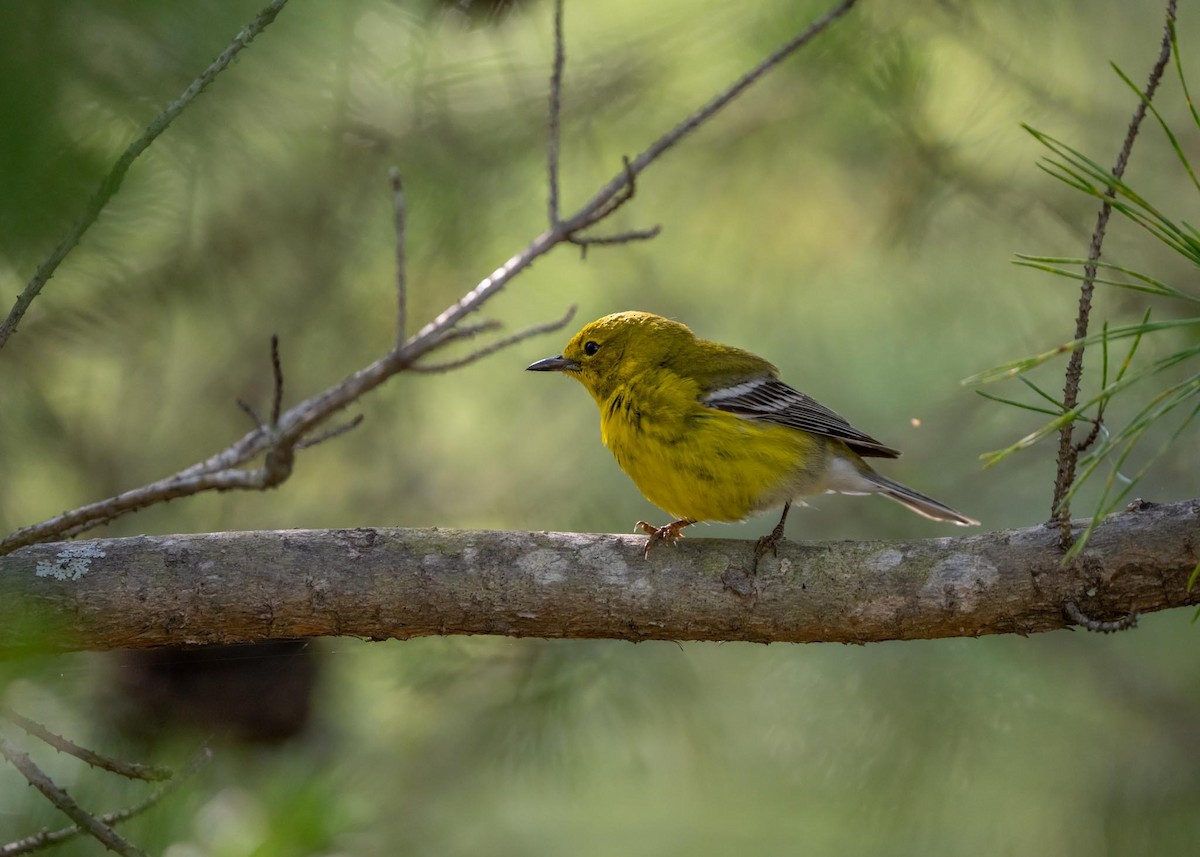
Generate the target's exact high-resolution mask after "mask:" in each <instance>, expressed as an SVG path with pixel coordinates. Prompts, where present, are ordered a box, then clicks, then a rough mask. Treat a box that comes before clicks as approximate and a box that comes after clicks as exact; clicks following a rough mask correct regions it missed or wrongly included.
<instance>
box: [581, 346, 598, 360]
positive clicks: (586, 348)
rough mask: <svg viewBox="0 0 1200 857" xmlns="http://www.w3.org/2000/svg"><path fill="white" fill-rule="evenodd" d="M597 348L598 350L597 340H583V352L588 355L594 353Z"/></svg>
mask: <svg viewBox="0 0 1200 857" xmlns="http://www.w3.org/2000/svg"><path fill="white" fill-rule="evenodd" d="M599 350H600V343H599V342H585V343H584V344H583V353H584V354H586V355H587V356H588V357H591V356H592V355H593V354H595V353H596V352H597V351H599Z"/></svg>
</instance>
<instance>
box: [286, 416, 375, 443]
mask: <svg viewBox="0 0 1200 857" xmlns="http://www.w3.org/2000/svg"><path fill="white" fill-rule="evenodd" d="M362 421H363V415H362V414H359V415H358V416H356V417H355V418H354V419H352V420H350V422H348V423H342V424H341V425H340V426H334V427H333V428H331V429H329V430H328V431H323V432H321V433H320V434H315V435H312V436H311V437H306V438H305V439H304V440H302V441H300V442H299V443H297V444H296V450H297V451H299V450H301V449H308V448H309V447H311V446H316V445H317V444H319V443H324V442H325V441H327V440H333V439H334V438H335V437H341V436H342V435H344V434H345V433H346V432H348V431H353V430H354V429H356V428H358V427H359V425H361V424H362Z"/></svg>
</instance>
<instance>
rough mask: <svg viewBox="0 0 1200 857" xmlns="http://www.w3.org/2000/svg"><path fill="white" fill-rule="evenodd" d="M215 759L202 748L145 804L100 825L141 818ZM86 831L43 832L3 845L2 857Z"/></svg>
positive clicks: (104, 819)
mask: <svg viewBox="0 0 1200 857" xmlns="http://www.w3.org/2000/svg"><path fill="white" fill-rule="evenodd" d="M211 759H212V750H210V749H209V748H208V747H202V748H201V749H200V751H199V752H198V753H196V755H195V756H193V757H192V760H191V761H190V762H189V763H188V764H187V766H186V767H185V768H184V769H183V770H182V771H180V772H179V773H178V774H176V775H175V776H174V777H172V778H171V779H170V780H168V781H167V782H166V783H164V784H163V785H162V786H160V787H159V788H157V789H155V790H154V791H153V792H151V793H150V794H149V795H147V796H146V797H145V798H144V799H143V800H141V801H139V802H138V803H135V804H134V805H133V806H129V807H126V808H125V809H119V810H117V811H116V812H106V813H105V814H104V815H101V816H99V821H100V823H102V824H106V825H108V826H109V827H111V826H112V825H114V824H119V823H121V822H122V821H126V820H128V819H130V818H133V817H134V816H138V815H141V814H142V813H143V812H145V811H146V810H148V809H150V808H151V807H153V806H154V805H155V804H157V803H159V802H161V801H162V800H163V798H165V797H167V795H169V794H171V792H173V791H175V790H176V789H178V788H179V786H180V785H182V784H183V783H184V782H185V781H187V780H188V779H189V778H190V777H191V776H192V775H193V774H195V773H196V771H198V770H199V769H200V768H201V767H202V766H203V765H205V764H206V763H207V762H209V761H210V760H211ZM84 832H85V831H84V830H83V828H81V827H79V826H78V825H71V826H70V827H63V828H60V829H59V830H43V831H41V832H40V833H35V834H33V835H32V836H27V837H25V838H24V839H17V840H15V841H13V842H8V843H5V844H3V845H0V857H17V855H19V854H31V853H33V852H34V851H42V850H44V849H46V848H48V847H50V846H51V845H58V844H60V843H63V842H67V841H69V840H71V839H75V838H76V837H78V836H81V835H82V834H83V833H84Z"/></svg>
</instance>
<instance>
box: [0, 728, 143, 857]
mask: <svg viewBox="0 0 1200 857" xmlns="http://www.w3.org/2000/svg"><path fill="white" fill-rule="evenodd" d="M0 756H4V758H5V759H7V760H8V761H9V763H10V764H11V765H12V766H13V767H14V768H16V769H17V770H18V771H20V772H21V776H23V777H24V778H25V779H26V780H27V781H28V783H29V784H30V785H31V786H33V787H34V788H35V789H37V790H38V791H39V792H41V793H42V794H43V795H44V796H45V798H46V800H48V801H50V803H52V804H54V805H55V806H56V807H57V808H58V809H59V810H60V811H61V812H62V813H63V814H64V815H66V816H67V817H68V818H70V819H71V820H72V821H74V822H75V823H76V824H77V825H78V826H79V827H80V828H81V830H82V831H83V832H85V833H87V834H88V835H90V836H92V837H94V838H95V839H96V841H98V842H99V843H100V844H101V845H103V846H104V847H105V848H107V849H108V850H109V851H115V852H116V853H118V854H120V855H122V857H146V854H145V852H144V851H142V850H141V849H139V848H137V847H136V846H135V845H134V844H133V843H132V842H130V841H129V840H127V839H125V837H123V836H121V834H119V833H117V832H116V831H115V830H113V829H112V828H111V827H109V826H108V825H107V824H105V823H104V822H103V821H101V820H100V819H98V818H96V816H94V815H92V814H91V813H90V812H88V811H87V810H85V809H84V808H83V807H81V806H80V805H79V804H77V803H76V802H75V800H74V799H73V798H72V797H71V796H70V795H69V794H67V793H66V792H65V791H63V790H62V789H60V788H59V787H58V786H56V785H55V784H54V782H53V780H51V779H50V778H49V777H48V776H46V774H45V772H44V771H43V770H42V769H41V768H39V767H38V766H37V765H36V764H34V762H33V760H32V759H30V758H29V755H28V754H27V753H24V752H22V751H21V750H19V749H17V747H16V746H14V745H13V744H12V743H11V742H10V741H9V740H8V739H7V738H5V737H4V736H3V735H0Z"/></svg>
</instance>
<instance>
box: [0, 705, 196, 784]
mask: <svg viewBox="0 0 1200 857" xmlns="http://www.w3.org/2000/svg"><path fill="white" fill-rule="evenodd" d="M0 717H3V718H4V719H5V720H8V721H9V722H10V723H14V724H16V725H17V726H19V727H20V728H21V729H23V730H25V731H26V732H28V733H29V734H30V735H32V736H34V737H35V738H40V739H41V740H42V741H45V742H46V743H47V744H49V745H50V746H51V747H53V748H54V749H55V750H58V751H59V752H60V753H66V754H67V755H69V756H74V757H75V758H76V759H79V760H80V761H82V762H86V763H87V764H89V765H91V766H92V767H93V768H101V769H102V770H105V771H109V772H110V773H114V774H117V775H119V776H122V777H127V778H129V779H131V780H151V781H156V780H169V779H170V778H171V777H172V776H174V773H173V772H172V771H171V769H170V768H164V767H162V766H161V765H140V764H138V763H136V762H123V761H121V760H120V759H114V758H112V757H110V756H104V755H101V754H100V753H97V752H96V751H95V750H90V749H88V748H87V747H81V746H79V745H78V744H76V743H75V742H74V741H70V740H68V739H67V738H64V737H63V736H61V735H58V734H56V733H54V732H51V731H50V730H49V729H47V728H46V727H45V726H43V725H42V724H40V723H38V722H37V721H35V720H30V719H29V718H28V717H25V716H24V715H21V714H18V713H17V712H15V711H13V710H11V709H9V708H0Z"/></svg>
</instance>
